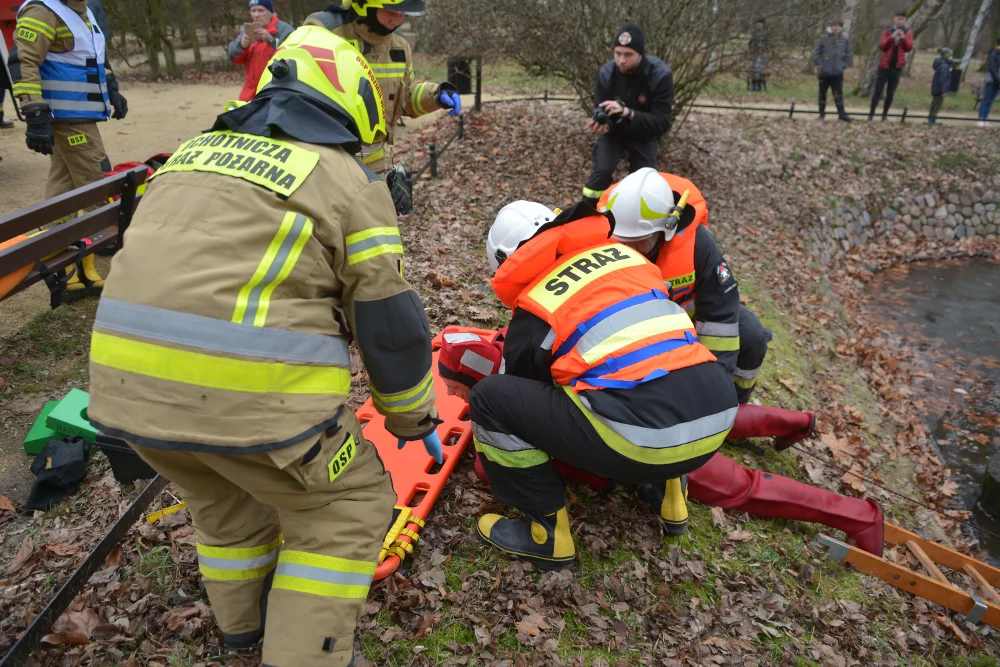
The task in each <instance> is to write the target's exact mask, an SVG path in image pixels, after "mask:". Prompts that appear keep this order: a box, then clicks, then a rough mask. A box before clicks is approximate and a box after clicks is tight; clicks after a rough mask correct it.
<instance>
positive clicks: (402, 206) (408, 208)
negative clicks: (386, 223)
mask: <svg viewBox="0 0 1000 667" xmlns="http://www.w3.org/2000/svg"><path fill="white" fill-rule="evenodd" d="M385 184H386V185H388V186H389V193H390V194H391V195H392V204H393V206H395V207H396V215H406V214H407V213H412V212H413V171H411V170H410V169H405V168H403V167H401V166H400V167H394V168H393V169H392V170H391V171H390V172H389V173H388V174H387V175H386V177H385Z"/></svg>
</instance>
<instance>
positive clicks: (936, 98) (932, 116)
mask: <svg viewBox="0 0 1000 667" xmlns="http://www.w3.org/2000/svg"><path fill="white" fill-rule="evenodd" d="M938 54H939V55H938V57H937V58H936V59H935V60H934V78H933V79H931V111H930V113H929V114H927V122H928V123H930V124H931V125H937V115H938V113H940V112H941V106H942V105H943V104H944V96H945V95H947V94H948V90H949V89H950V88H951V68H952V65H953V63H952V60H951V54H952V50H951V49H949V48H948V47H947V46H942V47H941V48H940V49H938Z"/></svg>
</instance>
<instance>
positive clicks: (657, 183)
mask: <svg viewBox="0 0 1000 667" xmlns="http://www.w3.org/2000/svg"><path fill="white" fill-rule="evenodd" d="M673 206H674V193H673V191H672V190H671V189H670V185H669V184H668V183H667V180H666V179H665V178H663V177H662V176H660V174H659V173H658V172H657V171H656V170H655V169H653V168H651V167H644V168H643V169H639V170H638V171H636V172H634V173H631V174H629V175H628V176H626V177H625V178H623V179H622V180H621V182H620V183H619V184H618V185H617V186H615V188H614V189H613V190H612V191H611V192H609V193H608V204H607V210H609V211H611V213H613V214H614V216H615V232H614V234H615V238H618V239H621V240H622V241H630V242H633V241H634V242H638V241H641V240H643V239H645V238H648V237H651V236H652V235H653V234H658V233H661V232H662V233H663V240H664V241H669V240H670V239H672V238H673V237H674V233H675V232H676V231H677V219H676V217H674V218H670V219H669V221H668V216H669V215H670V210H671V209H672V208H673Z"/></svg>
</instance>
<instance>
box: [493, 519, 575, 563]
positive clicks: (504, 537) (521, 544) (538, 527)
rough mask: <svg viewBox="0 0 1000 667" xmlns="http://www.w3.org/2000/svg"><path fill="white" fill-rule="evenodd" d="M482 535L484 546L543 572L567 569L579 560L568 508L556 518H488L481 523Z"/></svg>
mask: <svg viewBox="0 0 1000 667" xmlns="http://www.w3.org/2000/svg"><path fill="white" fill-rule="evenodd" d="M478 533H479V539H481V540H482V541H483V542H486V543H487V544H492V545H493V546H495V547H496V548H497V549H500V550H501V551H504V552H506V553H508V554H510V555H512V556H516V557H517V558H521V559H523V560H526V561H528V562H529V563H531V564H532V565H534V566H535V567H537V568H538V569H539V570H563V569H566V568H567V567H570V566H571V565H572V564H573V559H574V558H575V557H576V547H575V546H574V544H573V536H572V535H571V534H570V532H569V513H568V512H567V511H566V508H565V507H563V508H562V509H560V510H559V511H558V512H555V513H553V514H546V515H544V516H540V517H530V516H529V517H528V518H526V519H520V520H514V519H508V518H506V517H503V516H501V515H499V514H484V515H483V516H482V517H480V519H479V530H478Z"/></svg>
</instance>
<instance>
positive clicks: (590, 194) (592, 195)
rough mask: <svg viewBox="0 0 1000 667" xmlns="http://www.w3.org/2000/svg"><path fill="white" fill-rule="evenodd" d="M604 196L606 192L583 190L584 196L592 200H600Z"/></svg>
mask: <svg viewBox="0 0 1000 667" xmlns="http://www.w3.org/2000/svg"><path fill="white" fill-rule="evenodd" d="M603 194H604V190H591V189H590V188H584V189H583V196H584V197H590V198H592V199H600V198H601V195H603Z"/></svg>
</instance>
